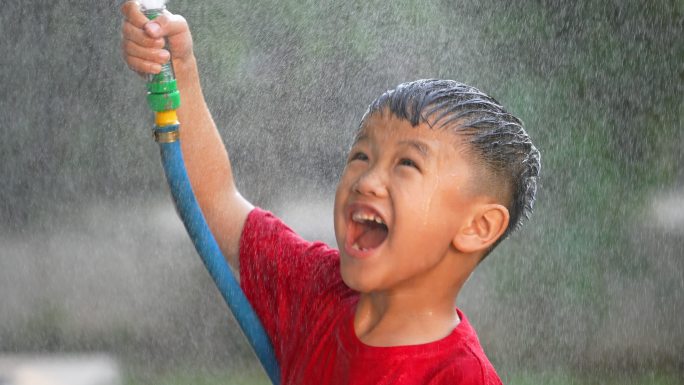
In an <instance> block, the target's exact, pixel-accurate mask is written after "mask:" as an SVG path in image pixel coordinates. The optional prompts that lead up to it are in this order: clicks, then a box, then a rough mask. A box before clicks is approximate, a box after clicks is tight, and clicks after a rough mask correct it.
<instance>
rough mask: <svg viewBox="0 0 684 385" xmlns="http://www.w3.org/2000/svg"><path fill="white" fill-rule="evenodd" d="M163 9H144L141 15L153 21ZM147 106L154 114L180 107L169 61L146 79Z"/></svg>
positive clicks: (178, 95)
mask: <svg viewBox="0 0 684 385" xmlns="http://www.w3.org/2000/svg"><path fill="white" fill-rule="evenodd" d="M163 11H164V8H154V9H145V8H142V12H143V14H145V16H147V18H148V19H150V20H153V19H155V18H156V17H157V16H159V15H161V14H162V12H163ZM147 104H148V105H149V106H150V109H151V110H152V111H155V112H161V111H171V110H175V109H177V108H178V107H180V93H179V92H178V86H177V85H176V76H175V74H174V72H173V66H172V65H171V60H169V61H168V62H166V63H164V64H162V68H161V72H159V73H158V74H150V75H148V77H147Z"/></svg>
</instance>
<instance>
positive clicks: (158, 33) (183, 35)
mask: <svg viewBox="0 0 684 385" xmlns="http://www.w3.org/2000/svg"><path fill="white" fill-rule="evenodd" d="M143 30H144V31H145V33H146V34H147V35H148V36H150V37H152V38H161V37H165V38H166V39H167V44H168V49H169V51H171V56H173V57H174V58H176V59H182V58H184V57H186V56H187V55H189V54H190V53H191V52H192V36H191V34H190V28H189V26H188V23H187V21H186V20H185V18H184V17H183V16H181V15H175V14H172V13H170V12H168V11H164V13H163V14H162V15H160V16H158V17H156V18H155V19H154V20H150V21H149V22H147V23H146V24H145V25H144V26H143Z"/></svg>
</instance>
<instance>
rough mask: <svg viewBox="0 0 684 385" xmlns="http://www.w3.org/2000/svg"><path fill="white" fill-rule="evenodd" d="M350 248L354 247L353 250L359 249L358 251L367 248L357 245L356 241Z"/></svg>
mask: <svg viewBox="0 0 684 385" xmlns="http://www.w3.org/2000/svg"><path fill="white" fill-rule="evenodd" d="M352 249H354V250H359V251H366V250H368V249H364V248H362V247H361V246H359V244H358V242H354V244H353V245H352Z"/></svg>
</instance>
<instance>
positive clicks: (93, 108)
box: [0, 0, 684, 383]
mask: <svg viewBox="0 0 684 385" xmlns="http://www.w3.org/2000/svg"><path fill="white" fill-rule="evenodd" d="M169 7H170V9H171V10H172V11H174V12H178V13H181V14H183V15H184V16H185V17H186V18H187V20H188V21H189V23H190V25H191V27H192V30H193V36H194V42H195V52H196V55H197V56H198V60H199V63H200V70H201V74H202V78H203V82H204V83H203V84H204V89H205V94H206V96H207V100H208V103H209V104H210V108H211V110H212V112H213V113H214V117H215V120H216V122H217V124H218V126H219V127H220V130H221V133H222V135H223V137H224V140H225V141H226V144H227V146H228V148H229V151H230V153H231V157H232V159H233V163H234V167H235V170H236V177H237V178H238V181H239V184H240V189H241V191H242V192H243V194H244V195H245V196H247V197H248V198H249V199H250V200H252V201H253V202H255V203H256V204H259V205H262V206H264V207H267V208H272V207H273V208H275V207H278V204H279V203H281V201H282V200H283V199H286V198H287V197H288V196H294V195H298V194H307V193H311V192H312V191H313V192H316V194H318V192H322V193H327V194H332V186H334V184H335V182H336V180H337V176H338V174H339V171H340V169H341V162H342V159H343V154H344V152H345V150H346V146H347V145H348V144H349V140H350V139H351V135H350V133H351V132H352V131H353V130H354V128H355V127H356V125H357V124H358V121H359V119H360V117H361V116H362V114H363V112H364V111H365V108H366V106H367V104H368V103H370V102H371V101H372V100H373V99H374V98H375V97H376V96H377V95H379V94H380V93H381V92H382V91H384V90H385V89H387V88H390V87H393V86H394V85H396V84H398V83H399V82H403V81H408V80H413V79H417V78H427V77H443V78H452V79H456V80H460V81H463V82H466V83H469V84H472V85H475V86H476V87H478V88H480V89H482V90H483V91H485V92H487V93H489V94H490V95H492V96H494V97H495V98H497V99H498V100H499V101H500V102H502V104H504V105H505V106H507V107H508V108H509V110H511V111H512V112H513V113H515V114H516V115H517V116H519V117H520V118H522V120H523V121H524V122H525V123H526V127H527V129H528V132H529V133H530V135H531V137H532V138H533V140H534V141H535V143H536V145H537V147H538V148H539V149H540V150H541V152H542V162H543V169H542V173H543V174H542V175H543V179H542V185H541V189H540V191H539V200H538V204H537V208H536V209H537V212H536V214H535V215H534V217H533V218H532V221H531V222H530V223H529V224H528V225H527V226H525V227H524V228H523V231H522V232H521V233H520V234H517V235H515V236H513V237H512V239H511V240H509V241H507V242H505V243H504V244H503V245H502V247H500V248H499V250H497V251H496V252H495V253H494V254H493V255H492V256H490V257H489V258H488V260H487V261H486V262H485V263H484V264H483V265H482V266H481V267H480V269H479V270H480V271H479V272H478V273H477V274H476V277H474V278H473V279H472V280H471V281H472V282H471V283H469V284H468V286H467V287H466V289H465V290H464V294H463V298H462V300H461V306H462V307H463V308H464V309H465V310H466V313H468V314H469V315H470V316H471V318H472V319H473V323H474V324H475V325H476V327H477V328H478V330H479V331H480V335H481V339H482V340H483V344H484V345H485V350H486V351H487V352H488V354H489V355H490V357H491V358H492V360H493V361H494V363H495V366H496V367H497V369H498V370H499V371H500V372H501V373H502V376H503V377H504V378H506V379H510V380H513V379H514V373H519V372H521V371H523V370H527V369H530V370H536V371H547V370H561V371H570V372H573V373H579V372H590V373H598V374H597V375H600V374H601V373H603V374H605V373H608V374H614V373H623V374H624V373H627V374H630V373H641V374H643V373H651V372H666V373H679V374H681V373H682V371H683V370H684V361H683V358H682V354H681V352H682V351H684V331H683V330H682V326H681V322H680V321H678V319H679V318H680V316H681V314H682V313H681V312H682V311H684V295H683V289H684V283H683V282H682V278H681V277H682V276H683V275H684V262H682V259H683V258H682V252H681V250H682V246H683V245H684V241H683V238H684V236H683V235H682V234H683V233H682V231H681V229H679V230H676V229H675V230H672V229H663V228H662V226H660V227H659V225H658V224H657V219H654V218H653V214H652V207H653V204H654V202H656V203H657V202H658V199H659V197H662V196H667V195H668V194H672V193H673V192H674V193H677V192H679V194H681V191H682V188H683V187H682V186H684V175H683V173H682V168H681V165H682V164H683V163H682V158H683V156H682V151H681V148H682V144H683V143H684V138H683V137H682V135H683V134H682V133H683V129H682V128H683V120H684V110H683V108H684V102H683V98H682V95H683V91H684V64H683V63H684V60H683V59H684V43H683V40H682V32H683V30H684V28H683V27H684V25H683V23H684V22H683V20H684V3H683V2H682V1H679V0H670V1H666V0H658V1H650V2H637V1H617V0H612V1H584V2H565V1H558V0H553V1H552V0H550V1H532V0H528V1H493V0H486V1H480V2H475V3H473V2H462V1H446V0H445V1H415V0H401V1H393V2H379V1H327V0H325V1H292V0H283V1H277V2H276V1H262V0H256V1H251V2H241V1H218V0H209V1H202V2H197V1H190V0H178V1H172V2H171V3H170V4H169ZM0 15H1V16H0V32H1V33H2V36H3V37H4V38H3V40H2V41H0V49H1V50H2V52H5V55H4V56H3V57H2V59H0V84H2V85H3V92H2V93H1V94H0V118H1V120H2V121H3V122H4V123H3V124H2V125H1V126H0V134H1V136H2V138H3V140H2V141H0V175H2V178H3V183H2V184H1V185H0V217H1V218H3V220H2V221H1V224H0V229H2V231H3V232H5V233H6V234H18V235H23V236H26V235H27V234H31V233H32V232H35V231H41V229H42V230H45V231H48V230H49V229H50V228H52V227H54V226H55V225H56V224H57V223H59V222H60V218H63V217H64V216H66V215H67V214H68V213H71V212H73V211H74V210H78V208H79V207H80V204H81V203H82V202H84V201H88V202H109V201H136V200H145V199H148V198H150V197H155V196H159V195H161V194H165V187H164V181H163V180H162V178H161V175H160V173H159V172H158V170H156V169H155V167H156V162H157V160H156V157H157V154H156V151H155V149H154V148H153V146H152V144H151V143H149V142H151V141H150V140H149V138H148V132H147V130H146V129H147V127H146V126H149V124H150V123H147V122H149V121H150V117H149V112H148V111H147V109H146V106H145V105H144V104H143V103H144V97H143V89H144V87H143V86H142V83H141V81H140V80H139V79H137V78H136V77H135V76H132V75H131V74H130V73H129V71H128V70H127V69H126V68H125V65H124V64H123V62H122V61H121V59H120V58H119V48H118V47H119V31H118V29H119V26H120V20H119V15H118V13H117V4H106V5H105V4H99V3H98V5H97V6H94V5H93V3H92V2H87V1H85V0H76V1H70V2H66V1H53V2H47V1H40V0H32V1H27V2H23V3H16V2H12V3H9V4H4V5H3V6H2V13H1V14H0ZM680 196H681V195H680ZM283 197H285V198H283ZM672 210H681V209H680V208H677V207H672ZM50 306H51V307H50V309H51V310H50V311H47V312H46V311H45V310H43V311H41V312H39V314H51V315H55V314H58V315H59V314H62V313H61V310H58V309H57V310H55V309H53V307H54V305H53V304H52V305H50ZM629 309H635V310H629ZM635 314H637V315H638V316H637V315H635ZM36 317H37V318H36V319H39V320H40V322H38V323H35V322H34V323H31V324H30V325H32V326H30V328H34V329H35V328H36V327H38V328H40V325H43V324H45V323H46V322H47V321H46V322H43V321H45V320H49V319H53V318H55V317H56V316H55V317H53V316H51V317H47V318H45V317H43V318H41V316H36ZM630 317H632V318H630ZM57 318H59V319H63V318H64V317H63V316H61V315H60V317H57ZM67 318H68V317H67ZM55 319H56V318H55ZM635 320H637V321H638V322H636V323H635V322H634V321H635ZM41 322H42V323H41ZM55 322H57V321H55ZM55 322H47V324H50V325H47V324H46V325H47V326H46V325H43V326H44V328H46V329H50V328H54V323H55ZM27 328H29V326H27ZM124 329H125V328H124ZM26 330H28V329H26ZM26 330H24V332H25V331H26ZM4 331H5V332H6V333H11V331H8V330H4ZM29 332H30V330H29ZM116 333H120V331H112V335H114V334H116ZM124 334H126V333H124ZM126 335H128V334H126ZM131 338H133V339H134V340H135V338H134V337H130V336H129V337H127V338H124V339H122V340H123V341H129V342H130V341H131ZM93 339H94V341H95V342H92V341H91V342H83V341H87V340H88V338H87V337H82V339H81V340H79V341H81V342H79V343H73V342H72V343H71V344H66V345H65V344H60V342H59V340H57V341H56V342H55V341H53V343H50V344H47V345H46V343H45V342H44V341H43V342H42V343H39V342H37V340H33V342H30V341H32V339H31V338H26V339H25V340H24V341H29V342H26V343H22V342H21V341H19V340H18V339H16V340H13V341H14V342H12V343H11V344H6V345H5V348H4V349H5V350H9V351H24V350H43V349H48V350H50V349H54V350H60V349H63V348H64V346H70V347H73V348H75V349H77V348H79V346H80V347H81V348H82V347H83V346H86V347H87V346H94V347H95V348H97V347H103V346H104V347H107V348H108V349H113V350H114V351H117V349H118V350H119V351H120V350H121V349H122V348H121V347H117V342H116V341H117V339H116V338H112V337H103V336H101V335H98V336H96V337H93ZM6 341H7V340H6ZM98 341H99V342H98ZM102 341H106V342H102ZM136 341H138V342H136V343H138V344H143V342H144V341H145V339H144V338H140V339H138V340H136ZM74 344H75V345H78V346H73V345H74ZM60 346H61V347H60ZM219 348H220V346H219ZM2 349H3V346H2V345H0V350H2ZM124 350H125V349H124ZM179 354H181V353H179ZM241 354H244V351H243V352H242V353H241ZM181 355H182V354H181ZM185 358H187V357H185ZM185 358H183V359H185ZM188 359H189V358H188ZM518 383H523V382H520V381H518Z"/></svg>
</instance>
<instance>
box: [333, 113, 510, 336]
mask: <svg viewBox="0 0 684 385" xmlns="http://www.w3.org/2000/svg"><path fill="white" fill-rule="evenodd" d="M464 149H465V147H464V145H462V144H460V139H459V137H458V136H456V135H454V134H453V133H451V132H449V131H447V130H444V129H439V128H438V129H433V128H430V127H429V126H428V125H427V124H425V123H423V124H420V125H418V126H417V127H412V126H411V124H410V123H409V122H408V121H405V120H401V119H399V118H396V117H395V116H394V115H392V114H389V113H387V112H385V113H375V114H374V115H372V116H371V117H369V118H368V119H367V120H366V122H365V124H364V125H363V127H362V129H361V130H360V132H359V135H358V136H357V140H356V141H355V144H354V145H353V147H352V149H351V151H350V153H349V157H348V160H347V164H346V167H345V169H344V172H343V174H342V176H341V178H340V182H339V185H338V188H337V192H336V195H335V212H334V214H335V234H336V239H337V243H338V246H339V248H340V258H341V274H342V278H343V280H344V282H345V283H346V284H347V285H348V286H349V287H351V288H352V289H354V290H357V291H359V292H360V293H361V298H360V300H359V305H358V306H357V313H356V322H355V328H356V331H357V335H359V337H360V338H361V339H362V341H364V342H366V343H369V344H375V345H395V344H405V343H407V342H408V343H420V342H428V341H431V340H435V339H438V338H441V337H444V336H446V335H448V334H449V332H451V330H452V329H453V327H454V326H455V325H456V323H457V322H458V319H457V316H456V314H455V311H454V302H455V299H456V296H457V294H458V291H459V289H460V287H461V286H462V284H463V283H464V282H465V280H466V279H467V277H468V276H469V274H470V272H471V271H472V270H473V269H474V268H475V266H476V265H477V262H478V261H479V257H478V255H481V251H482V250H480V249H478V247H479V246H481V245H484V244H485V243H483V242H481V238H482V235H483V234H484V233H483V229H481V228H479V227H478V226H482V221H481V220H482V218H480V217H481V216H482V215H483V213H484V212H488V211H487V210H489V209H491V208H492V207H494V209H497V208H496V207H495V206H496V205H497V204H496V202H495V199H494V198H491V197H488V196H486V195H481V194H478V193H476V192H477V189H476V188H473V186H474V185H473V180H474V177H475V176H476V174H477V173H478V172H479V171H480V170H479V169H478V167H477V166H476V165H474V164H473V162H472V161H471V159H470V155H469V154H468V153H467V152H466V151H464ZM483 210H485V211H483ZM495 216H496V215H495ZM494 219H496V218H494ZM367 220H372V221H373V222H375V224H374V226H372V228H374V229H377V228H378V227H379V226H380V227H381V225H378V224H377V223H378V222H380V223H382V224H384V225H386V236H385V235H384V234H382V231H381V230H374V231H376V233H375V235H374V236H373V237H369V238H370V239H372V241H369V242H362V241H361V240H363V238H362V235H363V234H364V232H366V231H367V230H368V229H369V228H371V227H369V226H367V225H365V224H364V222H365V221H367ZM485 222H487V221H486V220H485ZM485 227H486V224H485ZM485 232H486V231H485ZM490 232H491V231H490ZM487 234H488V233H487ZM473 238H479V239H480V241H479V242H478V246H477V247H475V248H473V247H472V246H473V242H472V241H473ZM483 247H484V246H483ZM412 325H413V326H412ZM398 332H399V334H400V335H401V336H400V337H396V336H393V337H389V336H392V334H393V333H395V334H396V333H398ZM364 336H365V337H366V338H364ZM397 338H399V341H398V340H397Z"/></svg>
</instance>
